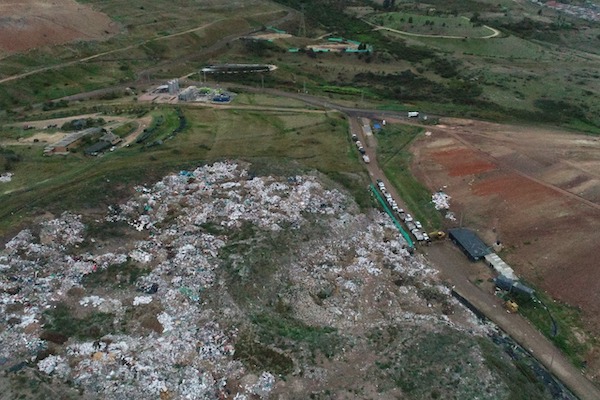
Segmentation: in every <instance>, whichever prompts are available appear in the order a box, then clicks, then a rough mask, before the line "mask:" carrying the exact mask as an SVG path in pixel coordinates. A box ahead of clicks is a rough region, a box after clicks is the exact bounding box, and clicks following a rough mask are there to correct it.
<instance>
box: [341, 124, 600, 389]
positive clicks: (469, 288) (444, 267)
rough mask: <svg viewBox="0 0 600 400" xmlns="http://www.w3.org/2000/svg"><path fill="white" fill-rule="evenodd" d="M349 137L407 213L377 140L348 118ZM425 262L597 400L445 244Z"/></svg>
mask: <svg viewBox="0 0 600 400" xmlns="http://www.w3.org/2000/svg"><path fill="white" fill-rule="evenodd" d="M349 122H350V134H356V135H357V136H358V138H359V140H360V141H361V142H362V143H363V144H364V148H365V151H366V154H367V155H368V156H369V158H370V160H371V161H370V163H369V164H366V168H367V170H368V171H369V175H370V176H371V179H372V180H373V181H375V180H376V179H381V180H382V181H383V182H384V183H385V186H386V189H387V190H388V191H389V192H390V194H391V195H392V197H393V198H394V199H395V200H396V201H397V202H398V204H399V205H401V206H402V208H404V209H405V210H407V212H409V210H408V209H406V205H405V204H403V202H402V198H401V197H400V196H399V195H398V193H397V192H396V190H395V189H394V187H393V186H392V185H391V184H390V182H389V181H388V180H387V179H386V177H385V175H384V173H383V170H382V169H381V168H380V166H379V164H378V163H377V139H376V137H375V136H369V137H365V135H364V134H363V130H362V128H361V121H360V119H359V118H354V117H351V118H350V121H349ZM420 249H421V250H420V251H422V252H423V253H424V254H425V256H426V258H427V259H428V260H429V261H431V262H432V263H433V264H434V265H435V266H436V267H437V269H438V270H439V271H440V274H441V276H442V277H443V278H444V279H446V280H447V281H448V282H450V283H451V284H452V285H454V290H455V291H456V292H457V293H459V294H460V295H461V296H463V297H464V298H465V299H466V300H467V301H469V302H470V303H471V304H473V305H474V306H475V307H476V308H477V309H478V310H479V311H480V312H481V313H482V314H483V315H485V316H486V318H488V319H490V320H491V321H493V322H494V323H495V324H496V325H498V326H499V327H500V328H501V329H502V330H503V331H504V332H506V333H507V334H508V335H510V336H511V337H512V338H513V339H514V340H515V341H516V342H517V343H519V344H520V345H521V346H523V347H524V348H525V349H527V350H528V351H529V352H530V353H531V354H532V355H533V356H534V357H535V358H536V359H537V360H538V361H539V362H540V363H541V364H542V365H544V366H545V367H546V368H547V369H548V370H549V371H550V372H551V373H552V374H554V375H555V376H556V377H557V378H558V379H559V380H560V381H561V382H562V383H563V384H564V385H565V386H567V387H568V388H569V389H570V390H571V391H572V392H573V393H574V394H575V395H576V396H578V397H579V398H581V399H585V400H587V399H589V400H597V399H600V390H598V388H597V387H596V386H595V385H594V384H593V383H592V382H590V381H589V380H588V379H587V378H586V377H585V376H583V374H582V373H581V371H579V370H578V369H577V368H575V366H574V365H573V364H571V362H570V361H569V360H568V359H567V358H566V357H565V356H564V355H563V354H562V352H561V351H560V350H559V349H557V348H556V347H555V346H554V345H553V344H552V343H551V342H550V341H549V340H548V339H547V338H546V337H544V336H543V335H542V334H541V333H540V332H539V331H538V330H537V329H536V328H535V327H534V326H532V325H531V324H530V323H529V321H527V320H526V319H525V318H523V317H522V316H520V315H519V314H508V313H507V312H506V310H505V309H504V307H503V306H502V303H501V302H500V300H499V299H498V298H497V297H496V296H494V294H493V293H491V292H488V291H484V290H482V289H481V288H479V287H478V286H476V285H475V284H474V283H473V282H471V281H470V280H469V276H470V275H471V274H472V270H473V268H474V266H473V264H472V263H471V262H469V261H468V260H467V258H466V257H465V256H464V255H463V254H462V252H460V251H459V250H458V249H457V248H456V247H455V246H454V245H453V244H452V243H450V242H449V241H440V242H434V243H433V244H432V245H431V246H423V247H421V248H420Z"/></svg>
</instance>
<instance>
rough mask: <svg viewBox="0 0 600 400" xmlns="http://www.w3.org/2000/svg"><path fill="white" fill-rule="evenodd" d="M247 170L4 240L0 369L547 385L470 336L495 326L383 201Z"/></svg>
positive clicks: (491, 386)
mask: <svg viewBox="0 0 600 400" xmlns="http://www.w3.org/2000/svg"><path fill="white" fill-rule="evenodd" d="M251 171H252V169H251V168H250V167H249V166H248V165H242V164H237V163H232V162H221V163H216V164H213V165H207V166H203V167H199V168H197V169H195V170H193V171H182V172H180V173H179V174H172V175H168V176H166V177H164V178H163V179H162V180H161V181H159V182H157V183H156V184H154V185H151V186H148V187H141V186H140V187H137V188H136V195H135V196H133V197H132V198H131V199H130V200H129V201H127V202H125V203H123V204H119V205H115V206H113V207H111V208H110V210H109V211H108V213H107V215H106V216H105V217H104V218H102V219H90V218H85V217H82V216H77V215H73V214H71V213H64V214H62V215H61V216H60V217H58V218H51V219H47V220H45V221H42V222H40V223H39V224H38V225H36V226H32V227H31V228H30V229H25V230H23V231H21V232H20V233H19V234H18V235H16V236H15V237H14V238H13V239H12V240H10V241H9V242H8V243H7V244H6V246H5V249H4V251H2V252H1V253H0V270H1V271H2V275H1V276H0V288H1V292H0V311H1V312H2V313H3V315H6V316H7V318H6V319H5V320H4V321H3V322H2V323H1V324H2V325H1V328H0V342H1V343H2V346H1V347H0V359H1V360H2V365H3V369H5V370H7V371H11V372H7V375H6V376H5V377H3V378H2V380H3V381H2V386H3V387H7V388H10V389H9V390H10V391H11V393H13V394H14V397H18V396H19V395H23V394H24V393H25V392H23V390H28V389H27V387H32V386H33V385H34V384H36V382H40V381H43V382H46V384H49V385H52V387H53V388H54V389H53V390H55V391H56V390H62V391H65V393H66V392H67V391H68V390H69V387H73V388H75V389H77V390H79V391H80V392H81V393H82V394H83V396H84V397H87V398H102V399H121V398H130V399H148V398H158V397H160V398H168V399H185V398H193V399H200V398H207V399H215V398H229V399H234V398H235V399H237V400H240V399H253V398H261V399H266V398H278V396H281V395H285V396H288V397H289V398H309V397H310V396H313V397H317V398H327V397H330V396H333V395H335V396H341V397H344V398H365V397H366V398H396V397H398V396H401V397H402V396H405V397H409V398H423V397H434V398H435V397H437V398H451V397H461V398H475V397H477V398H482V399H499V398H509V397H510V396H513V395H515V394H516V393H522V394H523V395H526V396H528V397H526V398H550V395H549V393H548V392H547V391H545V389H543V387H540V386H538V385H536V384H534V383H532V382H531V381H528V380H527V379H523V378H524V375H522V373H521V372H519V370H517V369H516V368H514V366H512V365H511V364H510V363H509V361H508V360H507V358H506V356H505V355H503V354H502V353H501V352H500V351H499V350H498V349H495V348H494V347H493V346H491V347H490V346H483V345H481V341H484V342H487V343H491V342H490V341H489V339H487V337H486V336H487V334H488V333H492V332H493V331H494V330H493V328H492V327H490V326H487V325H481V324H480V323H479V322H478V321H477V320H476V319H475V318H474V316H473V315H472V314H471V313H470V312H468V311H467V310H466V309H464V308H463V307H461V306H460V305H459V304H458V303H457V302H456V300H454V299H453V298H452V297H451V295H450V290H449V289H448V288H447V287H446V286H444V285H443V284H442V283H441V282H440V280H439V279H438V278H437V272H436V270H435V269H433V268H431V267H430V266H429V265H428V263H427V262H426V261H425V260H424V259H423V258H422V257H420V256H411V255H410V254H409V253H408V252H407V251H406V248H405V247H406V243H405V242H404V241H403V239H402V237H401V236H399V234H398V232H397V230H396V229H395V227H394V226H393V225H392V224H391V222H390V221H389V218H387V216H386V215H385V214H383V213H380V212H376V211H372V212H371V213H370V214H368V215H365V214H362V213H360V212H359V208H358V206H357V205H356V203H355V202H354V200H353V199H351V198H350V197H348V195H347V194H346V193H345V192H344V191H342V190H340V189H337V188H335V187H334V185H333V184H332V183H331V182H329V181H327V180H326V179H325V178H323V177H321V176H320V175H318V174H316V173H314V174H305V175H298V176H288V177H280V176H255V175H254V174H253V173H252V172H251ZM8 343H10V344H11V345H10V346H7V345H6V344H8ZM19 371H21V372H19ZM19 374H21V375H19ZM23 374H25V375H23ZM24 376H25V377H26V378H23V377H24ZM19 377H21V378H19ZM515 382H517V384H515ZM23 387H25V389H24V388H23ZM25 397H26V398H27V397H28V396H25ZM63 397H64V398H68V396H66V395H65V396H63ZM31 398H33V397H31ZM513 398H514V397H513Z"/></svg>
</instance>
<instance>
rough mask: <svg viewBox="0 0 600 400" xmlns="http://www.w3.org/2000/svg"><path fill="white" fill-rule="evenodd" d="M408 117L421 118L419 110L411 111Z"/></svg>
mask: <svg viewBox="0 0 600 400" xmlns="http://www.w3.org/2000/svg"><path fill="white" fill-rule="evenodd" d="M408 118H419V112H418V111H409V112H408Z"/></svg>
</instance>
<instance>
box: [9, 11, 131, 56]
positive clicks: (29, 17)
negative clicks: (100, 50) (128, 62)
mask: <svg viewBox="0 0 600 400" xmlns="http://www.w3.org/2000/svg"><path fill="white" fill-rule="evenodd" d="M118 32H119V26H118V24H116V23H115V22H113V21H112V20H111V19H110V18H109V17H108V16H107V15H106V14H103V13H101V12H98V11H95V10H93V9H92V8H91V7H90V6H89V5H83V4H78V3H77V2H76V1H74V0H54V1H52V2H51V3H49V2H46V1H40V0H19V1H7V2H2V3H1V4H0V54H2V53H13V52H21V51H26V50H30V49H34V48H37V47H42V46H48V45H56V44H62V43H68V42H72V41H75V40H103V39H106V38H108V37H110V36H112V35H114V34H116V33H118Z"/></svg>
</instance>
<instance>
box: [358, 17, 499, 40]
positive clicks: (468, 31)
mask: <svg viewBox="0 0 600 400" xmlns="http://www.w3.org/2000/svg"><path fill="white" fill-rule="evenodd" d="M369 20H370V21H371V22H372V23H374V24H377V25H381V26H385V27H386V28H392V29H396V30H399V31H404V32H409V33H416V34H423V35H435V36H459V37H466V38H481V37H485V36H489V35H491V34H493V33H494V31H492V30H491V29H488V28H486V27H484V26H481V25H480V26H477V25H476V24H474V23H472V22H471V21H469V18H466V17H460V16H453V15H444V16H433V15H421V14H414V13H407V12H388V13H381V14H376V15H373V16H371V17H370V18H369Z"/></svg>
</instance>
